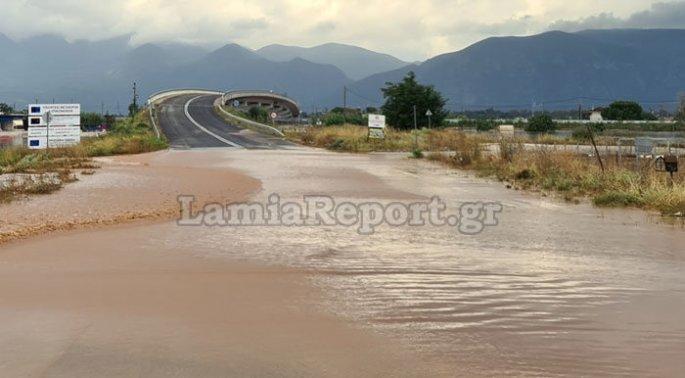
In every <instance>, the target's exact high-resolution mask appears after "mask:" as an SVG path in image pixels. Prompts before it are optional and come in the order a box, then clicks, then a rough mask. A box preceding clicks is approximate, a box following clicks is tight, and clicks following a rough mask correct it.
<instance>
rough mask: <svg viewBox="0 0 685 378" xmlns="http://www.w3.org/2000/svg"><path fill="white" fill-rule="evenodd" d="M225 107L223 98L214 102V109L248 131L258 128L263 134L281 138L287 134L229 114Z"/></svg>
mask: <svg viewBox="0 0 685 378" xmlns="http://www.w3.org/2000/svg"><path fill="white" fill-rule="evenodd" d="M224 106H225V104H224V100H223V97H220V98H218V99H217V100H216V101H215V102H214V107H215V108H218V109H219V111H221V113H222V114H223V115H225V116H226V117H228V118H230V119H231V120H233V121H234V122H237V123H238V124H240V125H241V126H243V127H246V128H248V129H252V128H256V129H257V131H259V132H262V133H266V134H270V135H276V136H279V137H285V134H283V133H282V132H281V130H278V129H277V128H275V127H271V126H269V125H265V124H263V123H259V122H255V121H252V120H249V119H246V118H242V117H238V116H237V115H235V114H231V113H229V112H227V111H226V110H225V109H224Z"/></svg>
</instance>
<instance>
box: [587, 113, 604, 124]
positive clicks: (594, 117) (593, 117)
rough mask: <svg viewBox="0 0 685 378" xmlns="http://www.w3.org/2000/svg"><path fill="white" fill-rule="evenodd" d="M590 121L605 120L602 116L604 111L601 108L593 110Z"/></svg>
mask: <svg viewBox="0 0 685 378" xmlns="http://www.w3.org/2000/svg"><path fill="white" fill-rule="evenodd" d="M590 122H594V123H601V122H604V117H602V111H601V110H593V111H592V113H590Z"/></svg>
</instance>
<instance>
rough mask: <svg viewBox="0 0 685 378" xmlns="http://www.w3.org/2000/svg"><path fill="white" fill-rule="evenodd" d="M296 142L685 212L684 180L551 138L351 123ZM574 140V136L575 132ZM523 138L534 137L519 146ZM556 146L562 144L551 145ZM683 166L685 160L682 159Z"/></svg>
mask: <svg viewBox="0 0 685 378" xmlns="http://www.w3.org/2000/svg"><path fill="white" fill-rule="evenodd" d="M286 136H287V137H288V138H289V139H290V140H292V141H295V142H298V143H301V144H304V145H307V146H313V147H320V148H326V149H329V150H333V151H344V152H355V153H366V152H373V151H386V152H389V151H395V152H400V151H401V152H407V153H409V154H411V156H412V157H414V158H421V157H423V156H424V152H425V154H426V158H427V159H429V160H432V161H437V162H441V163H443V164H446V165H448V166H450V167H453V168H458V169H466V170H471V171H474V172H476V173H477V174H478V175H479V176H482V177H493V178H496V179H498V180H500V181H503V182H507V185H508V186H509V187H511V188H513V189H521V190H533V191H539V192H541V193H543V194H545V195H552V194H558V195H560V196H561V197H563V198H564V199H566V200H568V201H573V202H576V201H578V200H579V199H581V198H585V197H588V198H590V199H591V200H592V201H593V203H594V204H595V205H597V206H603V207H628V206H630V207H637V208H643V209H651V210H657V211H659V212H661V213H662V214H664V215H679V216H682V215H683V214H685V178H684V175H683V174H682V173H681V174H678V175H676V176H675V179H674V181H673V182H671V180H670V177H669V175H668V174H665V173H662V172H656V171H655V170H654V166H653V165H652V164H651V163H646V162H645V163H644V165H643V166H642V167H640V169H636V167H635V160H634V159H629V158H624V159H623V160H622V161H621V162H620V163H619V161H618V159H616V158H615V157H613V156H612V157H611V158H610V159H607V158H606V157H605V158H604V161H603V163H604V165H605V171H604V172H602V169H601V168H600V166H599V165H598V163H597V160H596V157H593V156H586V155H581V154H577V153H570V152H569V153H567V152H563V151H558V150H557V151H555V150H553V146H549V144H555V143H550V142H554V139H552V138H553V137H551V136H544V135H541V136H539V137H538V138H539V139H536V140H525V139H514V138H512V139H501V138H499V137H496V136H495V135H494V134H476V133H465V132H462V131H460V130H458V129H437V130H428V129H422V130H419V131H418V132H414V131H400V130H395V129H392V128H388V129H386V138H385V139H369V138H368V129H367V128H365V127H360V126H355V125H345V126H330V127H309V128H306V129H303V130H299V131H289V132H287V133H286ZM579 138H580V137H579ZM526 142H537V143H541V145H538V146H537V147H535V148H532V149H530V148H528V149H526V148H524V146H523V144H524V143H526ZM557 144H562V143H557ZM682 164H685V160H682V161H681V167H682V166H683V165H682Z"/></svg>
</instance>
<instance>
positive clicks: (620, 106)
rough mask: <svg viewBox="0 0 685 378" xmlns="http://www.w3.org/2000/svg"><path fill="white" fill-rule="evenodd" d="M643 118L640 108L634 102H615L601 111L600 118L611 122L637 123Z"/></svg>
mask: <svg viewBox="0 0 685 378" xmlns="http://www.w3.org/2000/svg"><path fill="white" fill-rule="evenodd" d="M643 116H644V111H643V110H642V106H640V104H638V103H637V102H634V101H616V102H614V103H612V104H611V105H609V107H608V108H606V109H604V110H602V117H604V119H609V120H612V121H639V120H642V119H643Z"/></svg>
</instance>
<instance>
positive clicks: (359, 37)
mask: <svg viewBox="0 0 685 378" xmlns="http://www.w3.org/2000/svg"><path fill="white" fill-rule="evenodd" d="M0 15H2V16H1V17H0V33H4V34H6V35H8V36H9V37H11V38H13V39H21V38H25V37H28V36H32V35H36V34H45V33H53V34H60V35H63V36H65V37H67V38H68V39H70V40H74V39H104V38H109V37H114V36H120V35H123V34H133V35H134V37H133V43H134V44H140V43H145V42H162V41H176V42H187V43H195V44H202V45H206V46H209V47H217V46H219V45H223V44H226V43H228V42H235V43H239V44H241V45H244V46H247V47H251V48H259V47H262V46H264V45H268V44H271V43H281V44H290V45H299V46H312V45H316V44H320V43H325V42H341V43H349V44H355V45H359V46H363V47H366V48H370V49H373V50H377V51H381V52H387V53H390V54H393V55H396V56H398V57H399V58H402V59H405V60H424V59H426V58H429V57H431V56H434V55H437V54H440V53H445V52H451V51H455V50H459V49H461V48H463V47H466V46H468V45H469V44H471V43H474V42H477V41H479V40H481V39H483V38H486V37H490V36H497V35H529V34H535V33H538V32H542V31H546V30H550V29H560V30H568V31H573V30H580V29H584V28H617V27H635V28H652V27H664V28H685V1H665V0H661V1H658V0H657V1H653V0H573V1H569V0H420V1H416V0H109V1H103V0H0Z"/></svg>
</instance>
